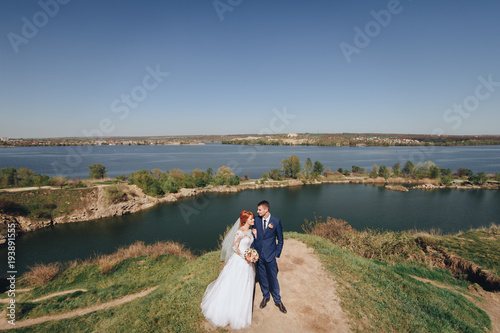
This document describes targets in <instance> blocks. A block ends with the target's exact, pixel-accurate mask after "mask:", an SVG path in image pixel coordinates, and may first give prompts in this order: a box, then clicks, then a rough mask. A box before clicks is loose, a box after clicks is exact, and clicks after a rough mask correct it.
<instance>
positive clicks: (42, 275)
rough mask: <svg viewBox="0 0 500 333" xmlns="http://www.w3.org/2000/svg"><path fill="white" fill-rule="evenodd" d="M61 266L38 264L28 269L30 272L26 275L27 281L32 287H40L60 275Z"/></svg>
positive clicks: (56, 264) (57, 264)
mask: <svg viewBox="0 0 500 333" xmlns="http://www.w3.org/2000/svg"><path fill="white" fill-rule="evenodd" d="M60 270H61V265H60V264H59V263H57V262H56V263H50V264H36V265H35V266H33V267H29V268H28V272H27V273H26V274H24V278H25V279H26V281H27V282H28V283H29V284H30V285H32V286H39V285H42V284H44V283H47V282H49V281H50V280H52V279H53V278H54V277H56V276H57V274H59V272H60Z"/></svg>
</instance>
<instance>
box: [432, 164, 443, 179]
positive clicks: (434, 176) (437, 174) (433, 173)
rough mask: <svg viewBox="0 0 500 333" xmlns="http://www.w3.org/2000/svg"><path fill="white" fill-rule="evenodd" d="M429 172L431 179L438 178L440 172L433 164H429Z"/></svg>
mask: <svg viewBox="0 0 500 333" xmlns="http://www.w3.org/2000/svg"><path fill="white" fill-rule="evenodd" d="M429 172H430V176H431V178H432V179H436V178H439V175H440V173H441V172H440V170H439V168H438V167H437V166H435V165H433V166H431V168H430V170H429Z"/></svg>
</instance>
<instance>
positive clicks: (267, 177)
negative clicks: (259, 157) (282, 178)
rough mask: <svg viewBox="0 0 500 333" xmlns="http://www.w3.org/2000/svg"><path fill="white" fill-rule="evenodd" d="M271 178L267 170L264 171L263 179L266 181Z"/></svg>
mask: <svg viewBox="0 0 500 333" xmlns="http://www.w3.org/2000/svg"><path fill="white" fill-rule="evenodd" d="M268 179H269V174H268V173H267V172H263V173H262V181H263V182H266V181H267V180H268Z"/></svg>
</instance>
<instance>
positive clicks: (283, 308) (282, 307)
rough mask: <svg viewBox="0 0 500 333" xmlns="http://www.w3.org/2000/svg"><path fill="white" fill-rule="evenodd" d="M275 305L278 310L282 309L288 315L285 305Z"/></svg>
mask: <svg viewBox="0 0 500 333" xmlns="http://www.w3.org/2000/svg"><path fill="white" fill-rule="evenodd" d="M274 304H276V306H277V307H278V309H280V311H281V312H283V313H286V308H285V306H284V305H283V303H280V304H278V303H274Z"/></svg>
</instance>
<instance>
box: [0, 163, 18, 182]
mask: <svg viewBox="0 0 500 333" xmlns="http://www.w3.org/2000/svg"><path fill="white" fill-rule="evenodd" d="M16 175H17V170H16V168H14V167H8V168H2V169H0V185H1V186H2V187H11V186H15V185H16V181H17V176H16Z"/></svg>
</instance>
